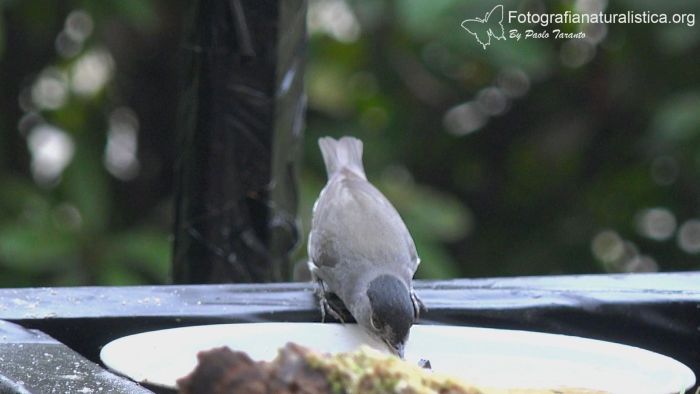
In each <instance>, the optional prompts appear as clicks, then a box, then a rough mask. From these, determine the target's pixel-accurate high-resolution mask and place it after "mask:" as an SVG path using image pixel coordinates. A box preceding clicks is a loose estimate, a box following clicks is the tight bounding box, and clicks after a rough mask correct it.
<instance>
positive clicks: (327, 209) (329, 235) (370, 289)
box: [308, 137, 424, 358]
mask: <svg viewBox="0 0 700 394" xmlns="http://www.w3.org/2000/svg"><path fill="white" fill-rule="evenodd" d="M318 145H319V147H320V148H321V154H322V155H323V161H324V162H325V164H326V171H327V172H328V183H326V186H325V187H324V188H323V190H321V194H320V195H319V196H318V200H316V203H315V204H314V208H313V221H312V226H311V233H310V234H309V245H308V247H309V270H310V271H311V276H312V279H313V280H314V281H316V283H317V284H318V294H319V299H320V304H321V314H322V317H323V319H324V320H325V315H326V312H328V313H330V314H331V315H332V316H333V317H335V318H336V319H338V320H340V321H343V319H342V317H341V316H340V313H339V312H338V310H336V309H334V307H333V306H332V305H330V304H329V302H328V298H327V297H328V295H329V294H330V293H333V294H335V295H337V296H338V297H339V298H340V299H341V300H342V301H343V303H344V304H345V306H346V307H347V309H348V310H349V311H350V313H351V314H352V316H353V317H354V318H355V320H356V321H357V323H358V324H359V325H360V326H361V327H363V328H364V329H365V330H366V331H367V332H369V334H370V335H372V336H373V337H375V338H378V339H379V340H381V341H383V342H384V343H386V344H387V345H388V347H389V349H391V350H392V352H393V353H394V354H396V355H398V356H399V357H401V358H403V352H404V345H405V344H406V341H407V340H408V334H409V331H410V329H411V326H412V325H413V323H414V322H415V321H416V320H417V319H418V315H419V312H420V310H421V308H424V306H423V303H422V302H421V301H420V299H419V298H418V296H417V295H416V293H415V291H414V290H413V284H412V278H413V274H414V273H415V272H416V268H418V264H419V263H420V259H419V258H418V254H417V253H416V246H415V244H414V243H413V239H412V238H411V235H410V234H409V233H408V229H406V225H405V224H404V222H403V220H401V217H400V216H399V214H398V213H397V212H396V209H394V207H393V206H392V205H391V203H390V202H389V200H387V199H386V197H384V195H382V193H381V192H380V191H379V190H377V189H376V188H375V187H374V186H372V184H371V183H369V182H368V181H367V177H366V175H365V170H364V167H363V166H362V141H360V140H358V139H356V138H352V137H343V138H341V139H340V140H335V139H333V138H330V137H323V138H320V139H319V140H318Z"/></svg>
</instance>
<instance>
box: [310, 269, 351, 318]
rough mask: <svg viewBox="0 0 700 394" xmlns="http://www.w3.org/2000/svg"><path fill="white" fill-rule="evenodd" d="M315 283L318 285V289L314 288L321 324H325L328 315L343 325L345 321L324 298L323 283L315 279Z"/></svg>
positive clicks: (324, 288)
mask: <svg viewBox="0 0 700 394" xmlns="http://www.w3.org/2000/svg"><path fill="white" fill-rule="evenodd" d="M316 283H317V284H318V287H317V288H316V294H317V295H318V301H319V304H320V306H321V323H325V322H326V313H328V314H329V315H331V316H333V317H334V318H335V319H336V320H338V321H340V322H341V323H343V324H345V319H343V316H342V315H341V314H340V312H338V311H337V310H336V309H335V308H333V306H332V305H331V303H330V302H328V298H327V297H326V293H327V290H326V286H325V284H324V283H323V281H321V280H320V279H317V280H316Z"/></svg>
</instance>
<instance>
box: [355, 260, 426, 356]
mask: <svg viewBox="0 0 700 394" xmlns="http://www.w3.org/2000/svg"><path fill="white" fill-rule="evenodd" d="M361 298H362V299H363V301H364V302H366V305H364V307H363V308H360V310H359V311H358V312H360V313H358V314H359V315H360V316H357V315H355V319H356V320H357V321H358V323H359V324H360V325H361V326H362V327H363V328H365V330H367V331H368V332H369V333H370V334H371V335H372V336H374V337H375V338H378V339H380V340H381V341H382V342H384V343H385V344H386V345H387V346H388V347H389V349H390V350H391V351H392V352H393V353H394V354H396V355H397V356H399V357H401V358H403V355H404V346H405V345H406V342H407V341H408V334H409V331H410V329H411V326H412V325H413V322H414V321H415V312H414V309H413V303H412V301H411V295H410V293H409V289H408V288H407V286H406V284H404V282H402V281H401V280H400V279H399V278H397V277H396V276H394V275H390V274H384V275H379V276H377V277H376V278H374V279H372V280H371V281H370V282H369V283H368V286H367V289H366V291H365V294H364V295H363V297H361Z"/></svg>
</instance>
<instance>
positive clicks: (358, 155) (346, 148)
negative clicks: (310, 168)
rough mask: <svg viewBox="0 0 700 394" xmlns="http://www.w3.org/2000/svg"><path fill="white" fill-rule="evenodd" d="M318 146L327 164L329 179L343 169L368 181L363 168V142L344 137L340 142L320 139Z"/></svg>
mask: <svg viewBox="0 0 700 394" xmlns="http://www.w3.org/2000/svg"><path fill="white" fill-rule="evenodd" d="M318 146H319V147H320V148H321V154H322V155H323V161H324V162H325V163H326V172H327V173H328V179H331V178H332V177H333V175H334V174H335V173H337V172H339V171H340V170H342V169H343V168H347V169H348V170H350V171H352V172H353V173H355V174H357V175H358V176H360V177H361V178H363V179H367V177H366V176H365V169H364V167H363V166H362V141H360V140H358V139H357V138H354V137H343V138H341V139H339V140H336V139H333V138H331V137H322V138H319V139H318Z"/></svg>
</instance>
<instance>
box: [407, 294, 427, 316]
mask: <svg viewBox="0 0 700 394" xmlns="http://www.w3.org/2000/svg"><path fill="white" fill-rule="evenodd" d="M411 301H412V302H413V311H414V312H415V315H416V320H418V318H419V317H420V311H421V310H424V311H426V312H427V311H428V308H427V307H426V306H425V304H424V303H423V301H422V300H421V299H420V297H418V294H416V291H415V290H414V289H411Z"/></svg>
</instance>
